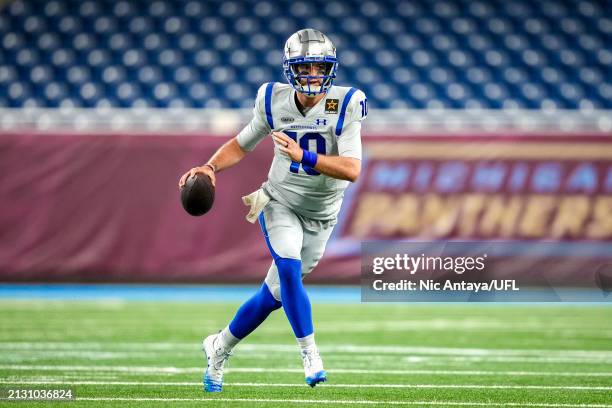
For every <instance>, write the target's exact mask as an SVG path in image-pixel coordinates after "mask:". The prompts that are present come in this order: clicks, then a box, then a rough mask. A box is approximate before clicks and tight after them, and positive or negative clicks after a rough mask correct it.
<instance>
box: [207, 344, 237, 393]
mask: <svg viewBox="0 0 612 408" xmlns="http://www.w3.org/2000/svg"><path fill="white" fill-rule="evenodd" d="M218 336H219V335H218V334H211V335H210V336H208V337H206V338H205V339H204V341H203V342H202V350H203V351H204V355H205V357H206V361H207V363H208V366H207V367H206V371H205V372H204V379H203V382H204V391H206V392H221V391H222V389H223V366H224V364H225V362H226V361H227V359H228V358H229V357H230V356H231V355H232V353H231V351H228V350H225V349H224V348H223V347H221V346H219V345H218V343H219V342H218V341H217V337H218Z"/></svg>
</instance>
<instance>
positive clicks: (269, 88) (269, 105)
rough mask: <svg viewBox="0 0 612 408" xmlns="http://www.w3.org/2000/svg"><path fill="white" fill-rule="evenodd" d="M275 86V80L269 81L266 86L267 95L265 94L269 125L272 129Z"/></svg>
mask: <svg viewBox="0 0 612 408" xmlns="http://www.w3.org/2000/svg"><path fill="white" fill-rule="evenodd" d="M273 88H274V82H269V83H268V85H267V86H266V96H265V104H266V119H267V120H268V125H270V129H274V121H273V120H272V89H273Z"/></svg>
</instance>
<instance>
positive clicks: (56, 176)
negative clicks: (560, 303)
mask: <svg viewBox="0 0 612 408" xmlns="http://www.w3.org/2000/svg"><path fill="white" fill-rule="evenodd" d="M226 140H227V138H223V137H218V136H203V135H191V136H186V135H169V134H157V135H151V134H148V135H136V134H124V135H116V134H115V135H78V134H71V135H62V134H56V135H50V134H46V135H38V134H23V133H21V134H0V167H1V169H2V171H1V172H0V178H1V182H0V237H1V240H0V280H3V281H114V282H116V281H128V282H129V281H146V282H157V281H164V282H258V281H261V280H262V279H263V277H264V276H265V274H266V272H267V269H268V267H269V266H270V263H271V261H272V259H271V257H270V254H269V252H268V249H267V247H266V244H265V241H264V239H263V237H262V235H261V231H260V228H259V226H258V225H253V224H250V223H248V222H247V221H246V220H245V218H244V217H245V215H246V213H247V211H248V209H247V208H246V207H245V206H244V205H243V203H242V201H241V196H243V195H246V194H248V193H250V192H252V191H254V190H256V189H257V188H259V186H260V185H261V183H262V182H263V181H264V180H265V179H266V177H267V172H268V169H269V166H270V161H271V158H272V143H271V141H270V140H266V141H265V142H263V143H262V144H261V145H259V146H258V148H257V149H256V150H255V151H254V152H253V153H251V154H249V155H248V156H247V157H246V158H245V159H244V160H243V161H242V162H241V163H239V164H238V165H237V166H235V167H233V168H231V169H229V170H227V171H224V172H222V173H221V174H219V177H218V180H217V191H216V201H215V204H214V207H213V209H212V211H211V212H210V213H208V214H206V215H205V216H203V217H190V216H189V215H187V214H186V213H185V211H184V210H183V209H182V208H181V205H180V200H179V191H178V187H177V182H178V178H179V177H180V175H181V174H182V173H183V172H184V171H186V170H188V169H189V168H190V167H192V166H195V165H198V164H201V163H202V162H203V161H205V160H206V159H207V158H208V157H210V155H211V154H212V153H213V152H214V151H215V149H216V148H217V147H218V146H220V145H221V144H222V143H223V142H225V141H226ZM364 153H365V154H364V160H363V170H362V174H361V177H360V180H359V182H358V183H357V184H355V185H352V186H351V187H350V188H349V189H348V190H347V192H346V196H345V201H344V204H343V209H342V211H341V215H340V218H339V220H338V221H339V222H338V224H337V226H336V228H335V230H334V234H333V236H332V239H331V240H330V242H329V243H328V245H327V250H326V253H325V256H324V257H323V259H322V260H321V262H320V264H319V266H318V267H317V268H316V269H315V270H314V271H313V273H312V274H311V275H310V276H309V277H308V280H309V282H318V283H357V282H359V275H360V268H361V264H360V258H359V255H360V248H361V243H362V242H365V241H373V240H376V241H378V242H381V241H383V242H384V241H389V240H394V241H398V240H409V241H415V240H460V241H471V240H480V241H493V240H507V241H517V242H527V243H528V242H532V241H542V240H553V241H562V242H567V243H572V242H582V243H589V242H594V241H597V242H598V243H599V244H602V243H603V244H605V243H607V242H609V241H612V138H610V137H603V136H598V137H597V136H589V135H571V136H555V135H545V136H544V135H542V136H533V135H530V136H522V137H503V136H499V135H495V136H470V137H467V136H466V137H463V136H453V137H448V136H427V137H414V136H399V135H398V136H397V137H373V136H370V137H366V138H364ZM611 245H612V243H611ZM606 248H607V247H605V246H604V247H603V250H604V252H605V251H606Z"/></svg>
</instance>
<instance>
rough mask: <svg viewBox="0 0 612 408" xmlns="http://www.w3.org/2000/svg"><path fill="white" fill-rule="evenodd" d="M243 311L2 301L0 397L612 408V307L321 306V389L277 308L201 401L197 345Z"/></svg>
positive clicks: (218, 306) (89, 402)
mask: <svg viewBox="0 0 612 408" xmlns="http://www.w3.org/2000/svg"><path fill="white" fill-rule="evenodd" d="M237 306H238V303H179V302H173V301H164V302H132V301H120V300H119V301H104V300H100V301H61V300H6V299H5V300H0V326H1V327H2V330H1V331H0V373H1V375H0V388H2V389H4V390H6V389H7V388H14V387H20V388H41V387H42V388H45V389H49V388H68V387H70V388H72V389H73V390H74V393H75V395H76V400H75V401H73V402H71V403H70V404H71V405H70V406H73V407H77V406H87V407H96V406H121V407H148V406H173V407H179V406H189V407H193V406H203V407H226V406H227V407H278V406H305V405H308V406H350V407H362V406H363V407H372V406H380V407H385V406H418V407H471V406H473V407H587V408H596V407H597V408H604V407H609V408H612V308H611V307H609V306H601V305H557V306H555V305H501V304H496V305H491V304H489V305H483V304H479V305H475V304H452V305H451V304H431V305H429V304H327V305H326V304H315V305H314V311H313V312H314V316H315V324H316V329H317V342H318V343H319V346H320V349H321V354H322V356H323V358H324V361H325V364H326V368H327V370H328V373H329V379H330V381H329V383H327V384H323V385H322V386H318V387H316V388H314V389H311V388H309V387H307V386H306V385H305V384H304V382H303V381H304V378H303V372H302V369H301V361H300V359H299V353H298V350H297V346H296V345H295V340H294V339H293V337H292V335H291V331H290V328H289V325H288V323H287V322H286V319H285V316H284V314H283V313H282V311H278V312H275V314H274V315H273V316H272V317H271V318H270V319H269V320H268V321H267V322H265V323H264V325H263V326H262V327H261V328H260V329H259V330H258V331H257V332H256V333H255V334H253V335H252V336H251V337H250V338H248V339H247V341H245V342H244V343H243V344H241V345H240V346H239V347H238V348H237V349H236V352H235V355H234V356H233V357H232V359H231V360H230V369H229V370H228V373H227V375H226V384H225V385H224V392H223V393H221V394H214V395H211V394H204V393H203V391H202V386H201V382H200V381H201V374H202V370H203V365H204V360H203V356H202V354H201V351H200V341H201V339H202V337H203V336H204V335H205V334H207V333H210V332H214V331H216V330H219V329H220V328H222V327H223V325H224V324H225V323H226V322H227V320H228V319H229V318H231V316H232V315H233V313H234V311H235V309H236V307H237ZM64 404H65V402H53V403H51V402H38V403H27V404H24V405H23V406H26V405H27V406H64ZM11 406H12V405H11Z"/></svg>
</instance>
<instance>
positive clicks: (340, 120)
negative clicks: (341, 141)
mask: <svg viewBox="0 0 612 408" xmlns="http://www.w3.org/2000/svg"><path fill="white" fill-rule="evenodd" d="M355 92H357V88H351V89H349V91H348V92H347V93H346V95H345V96H344V100H343V101H342V109H341V110H340V117H339V118H338V123H337V124H336V136H340V133H342V126H344V116H345V115H346V108H347V107H348V104H349V102H350V101H351V97H352V96H353V94H354V93H355Z"/></svg>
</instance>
